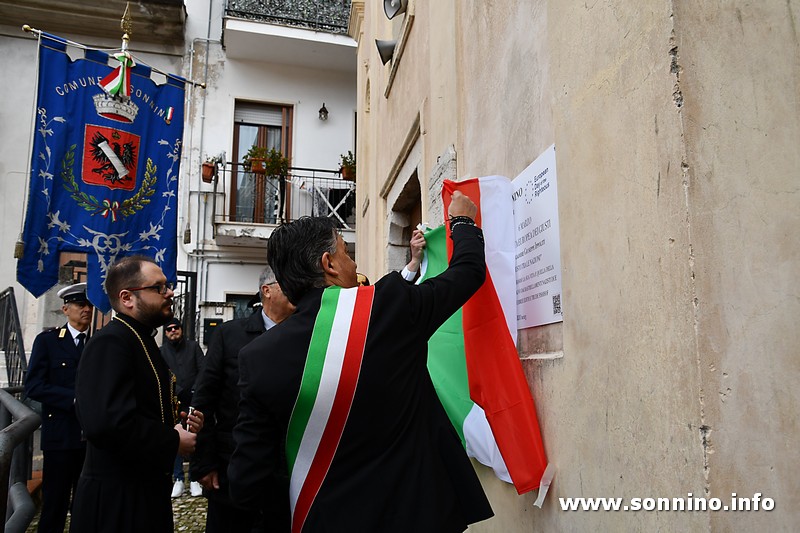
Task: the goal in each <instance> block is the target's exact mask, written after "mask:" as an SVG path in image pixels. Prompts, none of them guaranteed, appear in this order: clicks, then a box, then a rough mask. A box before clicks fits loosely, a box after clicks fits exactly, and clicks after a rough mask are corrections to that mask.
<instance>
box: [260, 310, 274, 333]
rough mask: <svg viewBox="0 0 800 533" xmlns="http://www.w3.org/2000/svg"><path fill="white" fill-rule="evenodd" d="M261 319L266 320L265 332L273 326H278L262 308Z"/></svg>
mask: <svg viewBox="0 0 800 533" xmlns="http://www.w3.org/2000/svg"><path fill="white" fill-rule="evenodd" d="M261 318H262V319H264V330H265V331H267V330H270V329H272V327H273V326H277V324H276V323H275V322H273V321H272V319H271V318H270V317H268V316H267V313H265V312H264V308H263V307H262V308H261Z"/></svg>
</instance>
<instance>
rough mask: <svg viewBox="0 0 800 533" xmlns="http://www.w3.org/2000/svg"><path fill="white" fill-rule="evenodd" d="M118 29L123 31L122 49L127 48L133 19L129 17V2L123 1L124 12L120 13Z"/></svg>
mask: <svg viewBox="0 0 800 533" xmlns="http://www.w3.org/2000/svg"><path fill="white" fill-rule="evenodd" d="M119 27H120V29H121V30H122V31H123V32H125V33H124V34H123V35H122V51H123V52H124V51H125V50H127V49H128V41H129V40H130V38H131V35H133V21H132V19H131V3H130V2H126V3H125V12H124V13H123V14H122V19H121V20H120V21H119Z"/></svg>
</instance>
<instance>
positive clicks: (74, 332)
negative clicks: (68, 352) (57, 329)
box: [67, 322, 89, 346]
mask: <svg viewBox="0 0 800 533" xmlns="http://www.w3.org/2000/svg"><path fill="white" fill-rule="evenodd" d="M67 329H68V330H69V334H70V335H72V342H74V343H75V346H77V345H78V335H80V334H81V333H83V334H84V335H86V338H88V337H89V334H88V333H87V332H86V331H78V330H77V329H75V328H73V327H72V324H70V323H69V322H67ZM85 340H86V339H84V341H85Z"/></svg>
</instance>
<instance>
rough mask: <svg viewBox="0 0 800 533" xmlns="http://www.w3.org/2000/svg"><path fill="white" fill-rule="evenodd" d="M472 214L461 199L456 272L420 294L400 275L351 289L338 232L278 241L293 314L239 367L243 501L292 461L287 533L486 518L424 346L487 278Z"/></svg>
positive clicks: (299, 228)
mask: <svg viewBox="0 0 800 533" xmlns="http://www.w3.org/2000/svg"><path fill="white" fill-rule="evenodd" d="M476 212H477V208H476V206H475V204H473V203H472V201H470V200H469V198H467V197H466V196H464V195H462V194H460V193H458V192H457V193H455V194H454V195H453V198H452V202H451V204H450V206H449V208H448V213H449V215H450V216H451V222H450V228H451V231H452V239H453V255H452V260H451V263H450V267H449V268H448V269H447V270H446V271H445V272H444V273H442V274H441V275H439V276H437V277H435V278H432V279H430V280H428V281H426V282H424V283H422V284H420V285H411V284H409V283H407V282H406V281H405V280H404V279H403V278H402V277H401V276H400V274H399V273H397V272H394V273H391V274H388V275H387V276H384V277H383V278H382V279H381V280H380V281H378V282H377V283H376V284H375V285H373V286H369V287H356V285H357V281H356V265H355V263H354V262H353V260H352V259H350V257H349V256H348V254H347V251H346V247H345V243H344V241H343V239H342V237H341V235H339V234H338V232H337V231H336V229H335V228H334V226H333V222H332V221H330V219H327V218H324V217H321V218H302V219H298V220H296V221H294V222H292V223H290V224H286V225H282V226H280V227H279V228H278V229H276V230H275V231H274V232H273V234H272V236H271V237H270V239H269V241H268V243H267V258H268V260H269V263H270V266H271V267H272V268H273V269H274V271H275V274H276V276H277V279H278V282H279V283H280V286H281V288H282V289H283V291H284V293H285V294H286V296H287V297H288V298H289V300H290V301H291V302H292V303H295V304H296V305H297V310H296V311H295V313H294V314H293V315H292V316H290V317H289V318H287V319H286V320H285V321H284V322H283V323H282V324H281V325H280V327H277V328H274V329H272V330H270V331H268V332H266V333H265V334H264V335H262V336H261V337H259V338H258V339H256V340H255V341H253V342H252V343H250V344H249V345H248V346H246V347H245V348H244V349H243V350H242V351H241V353H240V355H239V369H240V386H241V389H242V392H241V401H240V403H239V410H240V415H239V421H238V422H237V424H236V427H235V428H234V432H233V437H234V441H235V442H236V450H235V451H234V454H233V457H232V458H231V462H230V466H229V468H228V476H229V478H230V485H231V496H232V497H233V499H234V500H235V501H237V502H239V503H241V504H248V505H257V504H258V499H259V496H258V488H259V487H261V486H262V484H263V483H264V481H265V480H266V479H267V478H268V476H270V475H272V474H273V473H274V472H275V471H277V470H278V469H279V468H280V463H281V461H284V460H285V461H286V463H287V464H288V470H289V477H290V492H289V494H290V502H291V508H292V531H293V532H299V531H305V532H314V531H380V532H382V533H386V532H389V533H391V532H406V531H415V532H431V533H433V532H436V533H448V532H456V531H463V530H464V529H466V528H467V526H468V524H470V523H473V522H477V521H479V520H484V519H486V518H489V517H490V516H492V510H491V507H490V506H489V502H488V501H487V500H486V496H485V495H484V493H483V489H482V488H481V486H480V482H479V481H478V478H477V476H476V474H475V471H474V470H473V467H472V464H471V463H470V461H469V459H468V458H467V455H466V453H465V451H464V448H463V447H462V445H461V442H460V440H459V437H458V435H457V434H456V431H455V429H454V428H453V427H452V425H451V424H450V421H449V420H448V418H447V415H446V414H445V411H444V408H443V407H442V405H441V403H440V402H439V399H438V398H437V396H436V392H435V391H434V389H433V384H432V383H431V379H430V376H429V374H428V371H427V367H426V360H427V341H428V339H429V337H430V336H431V335H432V334H433V332H435V331H436V329H437V328H438V327H439V326H440V325H441V324H442V323H443V322H444V321H445V320H446V319H447V318H448V317H450V316H451V315H452V314H453V313H454V312H455V311H456V310H457V309H458V308H459V307H461V306H462V305H463V304H464V303H465V302H466V301H467V300H468V299H469V297H470V296H471V295H472V294H473V293H474V292H475V291H476V290H477V289H478V288H479V287H480V285H481V284H482V283H483V280H484V278H485V275H486V268H485V262H484V255H483V236H482V233H481V231H480V229H479V228H477V227H476V226H475V224H474V222H473V219H474V216H475V214H476ZM267 354H269V357H265V355H267ZM284 451H285V459H284V458H283V456H284Z"/></svg>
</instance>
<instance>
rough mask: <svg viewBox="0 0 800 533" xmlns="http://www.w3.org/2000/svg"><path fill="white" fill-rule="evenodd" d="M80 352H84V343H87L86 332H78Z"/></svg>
mask: <svg viewBox="0 0 800 533" xmlns="http://www.w3.org/2000/svg"><path fill="white" fill-rule="evenodd" d="M77 338H78V344H77V345H76V346H77V347H78V353H83V345H84V344H86V333H78V337H77Z"/></svg>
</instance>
